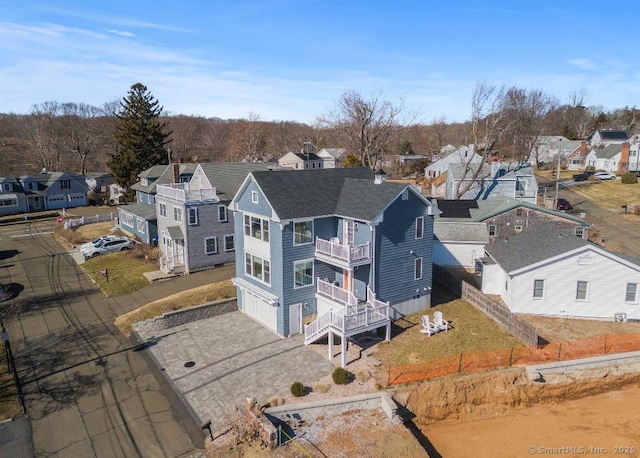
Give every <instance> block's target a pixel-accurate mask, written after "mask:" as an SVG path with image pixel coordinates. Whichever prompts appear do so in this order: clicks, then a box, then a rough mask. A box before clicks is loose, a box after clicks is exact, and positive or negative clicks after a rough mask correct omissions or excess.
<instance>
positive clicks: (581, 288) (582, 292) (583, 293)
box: [576, 280, 589, 301]
mask: <svg viewBox="0 0 640 458" xmlns="http://www.w3.org/2000/svg"><path fill="white" fill-rule="evenodd" d="M588 299H589V282H588V281H582V280H578V282H577V283H576V300H577V301H586V300H588Z"/></svg>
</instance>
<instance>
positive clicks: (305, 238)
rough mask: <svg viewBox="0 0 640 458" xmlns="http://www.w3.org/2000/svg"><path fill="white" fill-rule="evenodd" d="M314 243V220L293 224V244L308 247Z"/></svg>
mask: <svg viewBox="0 0 640 458" xmlns="http://www.w3.org/2000/svg"><path fill="white" fill-rule="evenodd" d="M309 243H313V220H308V221H298V222H296V223H293V244H294V245H308V244H309Z"/></svg>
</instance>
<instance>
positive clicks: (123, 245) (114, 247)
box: [80, 237, 135, 258]
mask: <svg viewBox="0 0 640 458" xmlns="http://www.w3.org/2000/svg"><path fill="white" fill-rule="evenodd" d="M134 245H135V242H134V241H133V240H131V239H130V238H128V237H115V238H113V239H112V240H103V241H101V242H98V243H97V244H96V245H93V246H91V247H89V248H87V249H84V250H80V252H81V253H82V256H84V257H85V258H93V257H95V256H98V255H101V254H107V253H113V252H114V251H126V250H130V249H132V248H133V247H134Z"/></svg>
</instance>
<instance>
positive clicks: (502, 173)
mask: <svg viewBox="0 0 640 458" xmlns="http://www.w3.org/2000/svg"><path fill="white" fill-rule="evenodd" d="M471 167H472V169H473V170H477V168H476V167H477V164H471ZM465 169H466V165H465V164H457V163H454V164H450V165H449V170H448V172H447V173H449V174H451V177H452V178H453V179H455V180H461V179H463V178H465V179H470V178H471V176H472V173H471V172H466V170H465ZM491 170H492V168H491V164H483V166H482V170H481V171H480V173H479V174H478V179H483V178H485V179H486V178H493V177H494V175H493V174H492V173H491ZM497 171H499V173H497V174H496V179H497V180H506V179H515V178H516V177H533V176H534V174H533V169H532V168H531V165H530V164H526V163H525V164H520V163H517V162H501V163H500V166H499V168H498V170H497Z"/></svg>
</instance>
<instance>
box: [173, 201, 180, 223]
mask: <svg viewBox="0 0 640 458" xmlns="http://www.w3.org/2000/svg"><path fill="white" fill-rule="evenodd" d="M173 220H174V221H175V222H176V223H181V222H182V207H176V206H175V205H174V207H173Z"/></svg>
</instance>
